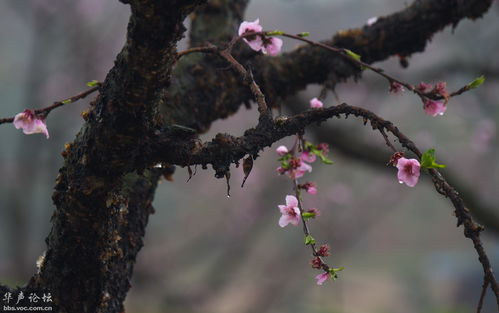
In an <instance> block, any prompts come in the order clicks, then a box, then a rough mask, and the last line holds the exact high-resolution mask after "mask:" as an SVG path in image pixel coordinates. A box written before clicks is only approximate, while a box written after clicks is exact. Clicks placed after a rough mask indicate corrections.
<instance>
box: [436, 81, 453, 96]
mask: <svg viewBox="0 0 499 313" xmlns="http://www.w3.org/2000/svg"><path fill="white" fill-rule="evenodd" d="M434 90H435V92H436V93H438V94H439V95H441V96H442V97H444V98H448V97H449V93H448V92H447V83H446V82H438V83H437V84H436V85H435V89H434Z"/></svg>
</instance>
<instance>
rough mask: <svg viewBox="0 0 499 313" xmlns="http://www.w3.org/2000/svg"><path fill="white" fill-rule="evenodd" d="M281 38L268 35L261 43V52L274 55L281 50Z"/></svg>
mask: <svg viewBox="0 0 499 313" xmlns="http://www.w3.org/2000/svg"><path fill="white" fill-rule="evenodd" d="M281 47H282V40H281V39H280V38H276V37H269V38H267V39H266V40H265V42H264V43H263V48H262V52H263V53H265V54H268V55H270V56H276V55H278V54H279V52H281Z"/></svg>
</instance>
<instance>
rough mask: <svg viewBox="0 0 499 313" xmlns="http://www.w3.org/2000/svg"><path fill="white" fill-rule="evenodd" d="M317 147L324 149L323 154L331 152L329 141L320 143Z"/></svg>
mask: <svg viewBox="0 0 499 313" xmlns="http://www.w3.org/2000/svg"><path fill="white" fill-rule="evenodd" d="M317 149H319V150H321V151H322V154H323V155H326V154H328V153H329V145H328V144H327V143H324V142H323V143H320V144H318V145H317Z"/></svg>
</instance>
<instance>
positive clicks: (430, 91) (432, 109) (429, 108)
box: [390, 81, 449, 116]
mask: <svg viewBox="0 0 499 313" xmlns="http://www.w3.org/2000/svg"><path fill="white" fill-rule="evenodd" d="M414 89H416V90H417V91H419V92H421V93H422V94H423V95H424V97H423V110H424V112H425V113H426V114H428V115H431V116H437V115H443V114H444V113H445V111H446V110H447V105H446V104H447V101H448V99H449V92H448V91H447V83H446V82H439V83H437V84H435V86H433V85H431V84H427V83H423V82H422V83H419V84H418V85H417V86H416V87H415V88H414ZM404 91H405V89H404V86H402V85H401V84H399V83H397V82H395V81H392V82H391V83H390V93H393V94H400V93H402V92H404ZM435 97H442V98H444V99H445V101H437V100H432V99H431V98H435Z"/></svg>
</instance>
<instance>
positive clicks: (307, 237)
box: [305, 235, 315, 246]
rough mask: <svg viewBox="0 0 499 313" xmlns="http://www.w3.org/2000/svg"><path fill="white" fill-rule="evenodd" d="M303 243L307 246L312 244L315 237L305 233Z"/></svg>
mask: <svg viewBox="0 0 499 313" xmlns="http://www.w3.org/2000/svg"><path fill="white" fill-rule="evenodd" d="M305 244H306V245H307V246H308V245H313V244H315V239H314V237H312V236H310V235H307V236H305Z"/></svg>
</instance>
